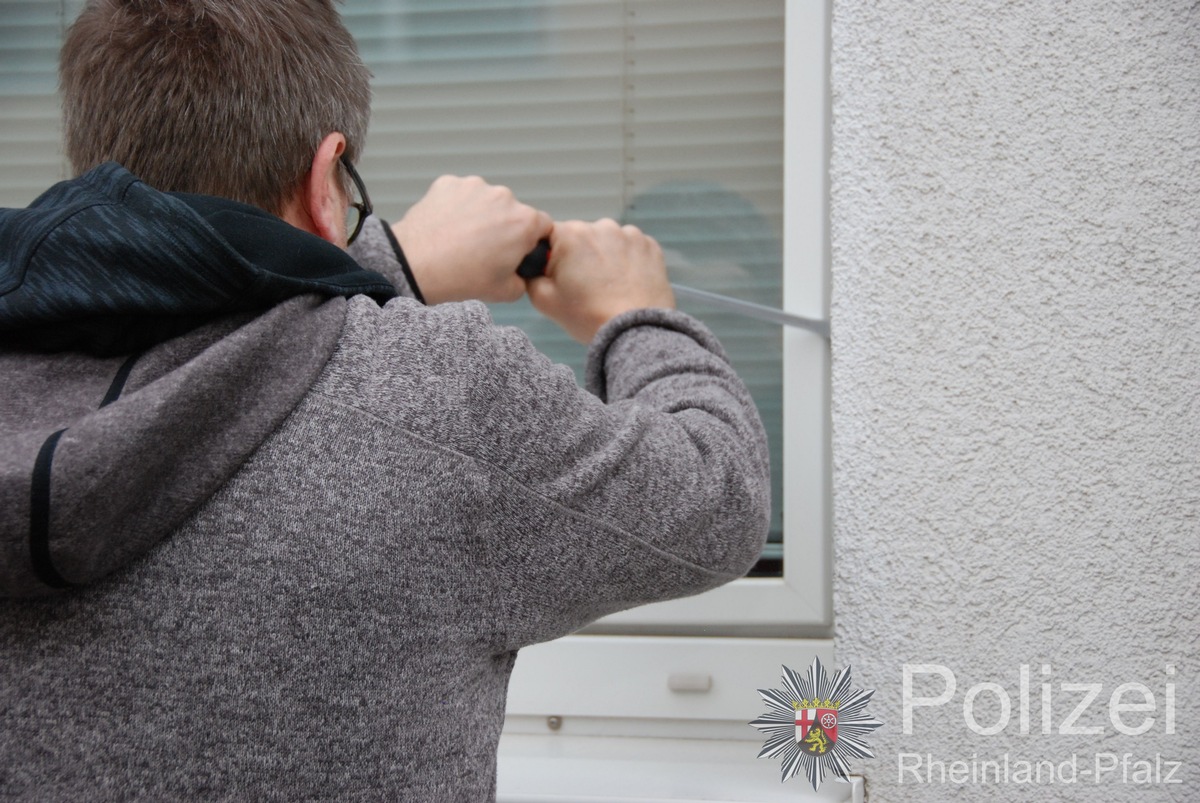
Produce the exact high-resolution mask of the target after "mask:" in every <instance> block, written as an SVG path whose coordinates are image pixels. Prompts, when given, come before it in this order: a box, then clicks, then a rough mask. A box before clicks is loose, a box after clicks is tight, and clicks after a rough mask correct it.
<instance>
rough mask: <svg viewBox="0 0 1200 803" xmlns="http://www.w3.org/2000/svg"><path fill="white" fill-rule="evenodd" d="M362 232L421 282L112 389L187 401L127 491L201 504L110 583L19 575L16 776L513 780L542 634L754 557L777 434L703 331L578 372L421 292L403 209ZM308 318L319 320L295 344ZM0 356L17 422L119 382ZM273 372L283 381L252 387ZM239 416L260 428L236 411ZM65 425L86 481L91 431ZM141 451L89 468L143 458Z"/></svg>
mask: <svg viewBox="0 0 1200 803" xmlns="http://www.w3.org/2000/svg"><path fill="white" fill-rule="evenodd" d="M355 255H356V257H357V258H358V259H359V261H360V262H361V263H362V264H364V265H366V266H367V267H372V268H375V269H377V270H381V271H382V272H383V273H384V274H385V275H387V276H388V278H389V279H391V280H393V281H394V282H395V283H396V285H397V286H398V287H399V288H400V290H401V292H402V297H399V298H396V299H394V300H392V301H390V302H388V303H387V304H386V305H384V306H379V305H378V304H377V303H375V302H373V301H371V300H369V299H368V298H366V297H364V296H354V297H352V298H350V299H349V300H347V299H344V298H333V299H326V300H320V299H318V298H316V297H314V296H311V295H300V296H297V297H295V298H293V299H292V300H290V301H286V302H284V303H282V304H280V305H278V306H276V307H275V308H273V309H272V310H271V311H270V312H267V313H265V314H259V315H240V316H239V315H235V316H229V317H226V318H223V319H221V320H219V321H216V322H213V323H210V324H208V325H206V326H203V327H201V328H200V329H197V330H195V331H194V332H192V333H190V334H187V335H184V336H182V337H180V338H175V339H172V340H170V341H168V342H166V343H164V344H162V345H160V346H158V347H156V348H155V349H152V350H151V351H150V352H148V353H147V355H146V356H145V357H144V358H142V360H140V361H139V362H138V363H136V364H135V365H134V366H133V369H132V372H131V374H130V376H129V378H128V381H127V384H126V386H125V389H124V391H123V393H122V396H121V401H120V402H118V403H117V404H115V405H113V408H114V409H115V408H116V407H120V406H121V405H126V406H127V407H130V409H133V408H134V407H135V406H136V405H137V404H138V403H139V400H141V403H142V404H143V406H144V407H146V409H148V410H151V413H145V414H152V413H153V410H156V409H158V408H161V407H164V406H170V405H176V406H177V407H178V409H179V410H180V411H182V417H179V416H176V417H175V418H173V419H172V421H173V422H174V423H172V425H171V426H170V427H159V428H157V429H154V428H152V429H151V431H149V432H148V433H143V434H144V436H145V437H146V438H148V439H150V440H149V441H148V443H150V442H154V441H155V439H157V441H156V442H157V443H158V447H157V448H158V451H159V452H161V451H163V446H164V444H165V446H166V447H167V451H168V452H169V453H170V454H171V455H174V458H173V460H166V461H164V460H163V459H161V458H160V463H159V464H156V465H159V468H156V469H155V470H154V471H153V472H151V474H153V475H154V476H153V477H151V478H150V479H147V480H145V481H144V482H145V483H151V484H144V485H141V486H138V485H137V483H135V482H134V481H133V480H130V481H129V482H130V483H133V486H134V487H132V488H131V489H126V490H125V491H123V492H122V493H128V494H130V495H131V496H130V499H132V500H135V501H136V503H134V502H130V503H128V504H127V503H124V502H123V503H121V506H120V509H122V510H129V511H131V512H130V513H129V514H128V515H129V516H130V517H131V518H130V519H129V520H130V521H133V520H139V521H140V519H137V517H138V516H142V517H143V518H145V519H146V520H147V521H150V522H153V521H154V520H155V518H154V517H155V516H156V515H160V514H158V513H155V511H156V510H160V508H161V509H166V510H168V511H169V510H172V509H175V508H172V506H171V504H170V503H169V502H170V500H171V499H172V498H173V494H174V495H179V496H183V497H191V498H192V502H189V503H188V504H183V503H180V505H176V508H178V509H180V510H184V511H185V515H184V516H183V519H182V523H180V524H178V525H177V526H176V525H171V526H170V528H169V531H168V532H166V533H162V534H160V536H159V537H158V538H159V539H160V540H156V541H155V542H154V543H153V544H152V545H150V546H149V547H147V548H146V549H145V550H144V552H142V553H141V554H139V555H136V556H134V557H132V558H130V559H129V560H128V561H127V562H125V563H123V565H120V566H118V567H116V568H115V569H113V570H112V571H111V572H110V573H108V574H106V575H105V576H104V577H103V578H102V579H100V580H98V581H97V582H94V583H91V584H89V585H86V586H84V587H81V588H75V589H72V590H69V591H66V592H65V593H61V594H59V595H57V596H54V597H52V598H49V599H36V600H27V599H24V600H0V799H3V800H29V801H35V800H36V801H46V800H124V799H148V800H301V799H304V800H310V799H311V800H412V801H464V800H489V799H491V798H493V797H494V794H495V756H496V745H497V740H498V738H499V735H500V729H501V726H502V724H503V719H504V703H505V691H506V686H507V683H508V678H509V674H510V672H511V671H512V668H513V665H514V662H515V661H516V659H517V655H518V653H517V651H518V650H519V649H520V648H521V647H523V646H526V645H529V644H533V643H536V642H540V641H545V640H548V639H553V638H556V637H558V636H561V635H564V634H567V633H570V632H572V631H573V630H576V629H577V628H579V627H581V626H582V625H584V624H586V623H588V622H590V621H593V620H594V619H596V618H597V617H600V616H603V615H605V614H608V613H610V612H613V611H617V610H620V609H624V608H629V607H631V606H635V605H640V604H643V603H647V602H651V601H655V600H662V599H666V598H670V597H678V596H683V595H688V594H694V593H698V592H700V591H704V590H706V589H709V588H712V587H714V586H717V585H719V584H721V583H724V582H727V581H729V580H731V579H733V578H735V577H738V576H740V575H741V574H742V573H743V572H744V571H745V570H746V569H747V568H748V566H749V565H750V564H751V563H752V562H753V561H754V559H755V557H756V556H757V553H758V551H759V549H760V547H761V543H762V538H763V536H764V534H765V531H766V527H767V516H768V512H767V511H768V506H769V505H768V499H767V494H768V490H767V489H768V477H767V473H768V468H767V465H766V457H765V455H766V449H765V443H764V435H763V431H762V428H761V425H760V423H759V420H758V416H757V414H756V412H755V409H754V406H753V404H752V402H751V400H750V397H749V395H748V394H747V392H746V389H745V387H744V386H743V384H742V383H741V381H740V380H739V379H738V378H737V376H736V375H735V373H734V372H733V370H732V369H731V368H730V366H729V364H728V362H727V360H726V358H725V356H724V354H723V352H722V350H721V347H720V346H719V344H718V343H717V342H716V341H715V339H714V338H713V337H712V335H711V334H710V333H709V332H708V331H707V330H706V329H705V328H704V327H703V326H702V325H701V324H699V323H698V322H696V321H695V320H694V319H692V318H690V317H688V316H686V315H683V314H681V313H678V312H672V311H664V310H643V311H639V312H633V313H627V314H625V315H623V316H621V317H619V318H618V319H616V320H613V321H612V322H610V323H609V324H608V325H607V326H606V327H605V328H604V329H603V330H602V331H601V332H600V333H599V334H598V335H597V337H596V339H595V341H594V342H593V343H592V344H591V347H590V351H589V355H588V367H587V376H588V389H587V390H583V389H580V388H579V387H578V386H577V385H576V383H575V381H574V377H573V375H572V373H571V372H570V371H569V370H568V369H566V368H564V367H562V366H556V365H554V364H552V363H551V362H550V361H549V360H547V359H546V358H545V357H544V356H543V355H541V354H540V353H539V352H537V351H536V350H535V349H534V348H533V347H532V346H531V345H530V343H529V341H528V340H527V339H526V338H525V336H524V335H523V334H522V333H521V332H520V331H518V330H515V329H510V328H500V327H496V326H494V325H493V324H492V323H491V321H490V320H489V317H488V313H487V310H486V308H485V307H483V306H482V305H480V304H476V303H467V304H446V305H440V306H436V307H426V306H424V305H423V304H421V303H420V302H418V301H417V300H415V299H413V298H411V297H405V296H411V295H412V294H411V291H410V290H409V289H408V287H407V284H406V282H405V280H404V277H403V275H402V274H401V272H400V270H399V266H398V263H397V262H396V259H395V256H394V254H393V253H392V251H391V248H390V246H389V245H388V243H387V240H386V239H385V237H384V236H383V233H382V226H381V224H379V223H378V222H377V221H372V222H371V227H370V228H369V230H368V234H367V236H366V242H365V243H364V244H363V245H362V246H359V247H358V250H357V251H356V254H355ZM299 338H304V341H305V342H310V341H311V342H312V343H314V344H315V345H312V346H311V348H306V349H300V351H302V352H303V354H302V356H300V357H295V356H289V357H288V358H287V359H284V358H283V356H281V355H285V354H286V355H293V354H294V351H295V349H296V345H297V341H298V339H299ZM322 344H326V345H322ZM222 350H224V351H222ZM3 357H4V359H3V360H0V371H2V372H3V374H0V376H3V377H6V379H5V381H6V383H9V384H8V391H7V392H9V393H10V394H11V395H10V396H9V397H8V398H9V400H10V401H9V403H6V407H5V412H6V413H7V414H8V418H9V420H8V421H6V422H5V426H6V427H7V428H8V430H9V431H10V432H11V431H15V430H14V427H15V428H16V429H19V426H16V425H14V424H13V421H12V419H13V418H14V417H16V418H19V417H20V416H21V415H24V416H26V417H27V418H30V419H32V418H36V415H35V413H34V412H33V411H35V410H36V409H37V405H38V401H37V400H38V398H42V397H44V396H45V395H46V394H50V395H54V394H55V393H68V395H69V392H77V394H83V391H81V390H78V388H82V387H85V386H87V387H92V385H89V384H88V383H87V382H83V383H82V384H78V387H76V385H72V384H71V383H72V381H73V380H72V377H77V376H83V375H85V374H88V372H89V371H92V370H93V368H94V365H95V361H91V362H89V361H87V360H84V358H82V357H76V356H70V357H61V356H59V357H55V358H53V359H51V358H45V357H41V356H38V355H32V354H26V353H12V352H9V353H5V354H4V355H3ZM47 359H50V362H49V363H47V362H46V360H47ZM206 360H207V362H206ZM288 360H290V362H288ZM101 362H103V361H101ZM119 362H120V360H115V361H114V360H109V361H108V362H104V363H103V365H102V368H103V370H100V371H99V374H100V375H103V376H109V375H110V374H111V370H112V369H113V368H114V367H115V366H116V365H118V364H119ZM281 363H282V367H278V366H280V364H281ZM47 365H51V366H52V368H53V370H48V369H46V366H47ZM38 366H41V368H40V369H39V368H38ZM89 366H90V367H89ZM256 366H257V368H256ZM272 366H276V367H272ZM39 370H40V371H41V373H39ZM188 372H192V373H191V374H189V373H188ZM197 372H199V375H200V376H201V377H202V381H199V382H198V381H197V380H196V376H195V375H197ZM48 374H55V375H60V379H58V380H56V379H55V378H54V376H48ZM277 374H279V375H282V376H283V377H285V378H282V379H281V378H280V376H276V375H277ZM263 375H270V376H269V377H268V378H265V379H264V378H262V376H263ZM33 376H36V377H40V378H37V379H31V378H30V377H33ZM287 376H291V377H293V379H294V381H292V382H291V384H290V385H289V383H288V381H287V380H286V377H287ZM239 377H240V379H239ZM223 381H224V382H228V383H230V384H229V385H227V386H221V384H220V383H221V382H223ZM80 382H82V380H80ZM255 382H257V383H258V385H256V387H258V390H257V391H256V393H257V394H259V395H261V396H264V397H270V398H275V401H273V402H271V403H268V404H265V406H264V405H263V404H258V406H256V404H257V403H256V402H254V401H253V399H249V398H248V397H246V396H245V394H244V391H243V390H241V389H240V388H241V387H242V385H244V384H246V383H249V384H251V385H254V384H255ZM297 382H298V383H299V384H300V386H301V392H299V393H296V392H295V389H294V388H295V385H296V383H297ZM56 383H57V384H56ZM172 383H174V384H172ZM281 385H283V386H288V387H291V388H292V390H291V391H288V392H282V391H280V390H279V387H280V386H281ZM72 387H75V388H76V391H71V388H72ZM197 387H200V388H207V390H202V391H198V392H197V394H196V395H195V397H194V399H195V400H194V401H189V400H188V399H189V398H191V397H189V396H188V392H187V390H186V389H187V388H197ZM214 387H215V388H216V390H215V391H214V390H213V388H214ZM180 388H183V389H184V390H180ZM89 393H91V394H92V395H91V396H89V399H90V401H88V404H92V405H93V406H94V401H95V399H94V398H93V396H94V395H95V394H94V392H92V391H89ZM39 394H42V396H39ZM272 394H274V396H272ZM289 394H290V395H289ZM85 395H86V394H85ZM81 398H82V396H81ZM280 399H282V401H280ZM105 409H108V408H105ZM239 410H246V411H247V412H246V415H245V417H246V418H247V419H256V417H257V418H261V421H250V423H238V424H237V425H236V426H235V425H232V424H226V423H222V422H227V421H232V420H238V421H239V422H240V421H241V418H242V416H241V415H240V414H239V413H238V411H239ZM262 410H265V411H266V412H261V411H262ZM213 411H217V412H215V413H214V412H213ZM256 411H260V412H261V414H260V412H256ZM115 414H116V413H114V415H115ZM206 416H207V417H208V418H213V419H219V420H215V421H207V419H206V421H199V419H204V418H205V417H206ZM197 422H198V423H197ZM83 426H84V424H83V423H79V424H76V425H75V429H69V430H68V435H69V434H70V433H72V432H74V431H76V429H79V428H80V427H83ZM193 428H194V429H195V433H198V435H197V437H199V439H200V440H202V441H204V442H203V443H201V444H199V445H197V444H196V443H195V442H194V441H193V440H192V436H193V434H195V433H192V432H191V430H192V429H193ZM247 431H248V432H251V435H246V434H245V432H247ZM259 431H261V434H258V435H255V434H253V433H254V432H259ZM213 433H216V434H215V435H214V434H213ZM246 438H249V439H250V441H251V442H252V443H253V448H250V449H249V451H248V453H247V454H244V455H242V452H245V451H246V447H244V446H238V445H237V443H236V442H237V441H239V439H242V440H245V439H246ZM260 438H261V442H259V439H260ZM6 442H7V441H6ZM13 443H16V444H18V446H19V447H20V448H18V447H16V446H14V447H13V448H12V449H11V450H10V455H17V454H18V453H19V454H20V455H21V459H22V460H25V459H26V457H25V456H24V455H25V452H24V451H22V450H26V447H25V446H22V445H21V444H23V443H24V441H22V440H20V438H18V439H17V440H16V441H13ZM31 443H32V441H31ZM63 444H64V445H61V446H60V449H61V450H62V457H61V459H62V462H63V465H62V471H63V472H64V475H65V474H67V473H70V472H71V471H73V469H72V466H73V465H74V463H72V460H73V459H74V460H78V461H82V460H83V458H82V457H75V458H73V457H72V456H73V455H75V454H79V455H82V454H84V453H85V452H86V451H87V447H86V446H85V445H83V444H82V442H80V443H78V444H76V445H74V446H72V445H71V442H68V440H67V436H64V441H63ZM131 448H133V452H131V454H134V455H135V456H136V455H139V454H141V452H139V451H138V449H142V448H143V447H136V448H134V447H131ZM145 448H146V449H149V448H150V447H145ZM72 449H74V450H75V451H72ZM231 455H232V457H231ZM5 459H8V456H6V457H5ZM13 459H14V460H15V459H16V458H15V457H14V458H13ZM57 459H58V458H56V460H57ZM139 459H140V458H139ZM114 460H115V462H112V463H111V464H107V465H106V464H105V460H104V459H100V460H99V462H95V461H93V463H92V464H91V465H92V469H91V474H88V472H86V471H83V470H80V471H79V472H77V473H80V474H81V475H87V476H92V475H95V476H96V477H99V479H96V480H95V481H96V482H103V481H104V477H106V476H107V477H118V478H121V477H124V476H126V473H127V466H128V465H129V464H130V463H131V460H124V459H122V460H116V459H115V458H114ZM176 464H187V465H192V466H198V467H199V468H197V469H196V470H195V471H193V472H192V474H189V473H187V472H186V471H183V470H182V469H180V470H179V471H178V472H177V471H176V469H175V468H174V466H175V465H176ZM210 465H212V466H221V465H229V466H232V468H230V469H229V470H217V469H213V471H215V472H216V474H214V476H216V475H217V474H220V475H221V476H219V477H218V480H217V481H214V480H213V479H212V477H209V476H206V472H208V473H212V471H209V470H208V468H207V467H208V466H210ZM55 471H56V472H57V471H59V466H58V464H57V462H56V464H55ZM173 472H174V473H179V476H180V479H178V483H179V485H178V488H180V489H182V490H176V489H175V488H174V487H173V486H172V484H171V483H172V482H176V480H170V481H167V482H166V483H165V484H164V483H163V482H162V481H161V477H162V476H163V475H164V474H171V475H172V476H174V473H173ZM222 472H223V473H222ZM224 474H227V475H228V476H224ZM197 477H199V479H197ZM54 479H55V482H56V483H57V482H58V476H57V474H56V475H55V477H54ZM152 480H153V482H152ZM63 482H66V480H65V479H64V480H63ZM80 482H81V483H84V484H86V482H88V480H87V479H86V478H85V479H83V480H80ZM137 482H143V481H142V480H138V481H137ZM154 483H157V484H154ZM206 483H207V485H206ZM118 484H120V483H118ZM214 485H215V487H216V490H215V492H209V491H206V490H204V489H205V488H208V487H210V486H214ZM54 487H55V488H56V489H57V488H59V487H61V486H58V485H56V486H54ZM80 487H82V486H80ZM146 488H152V490H150V491H146V490H145V489H146ZM196 488H201V490H200V491H197V490H195V489H196ZM197 495H198V497H199V498H196V497H197ZM151 498H152V499H153V500H155V501H154V502H153V503H150V502H149V501H147V500H150V499H151ZM159 500H166V501H161V503H160V501H159ZM6 504H7V503H6ZM13 504H18V505H19V504H24V503H21V502H20V500H17V501H14V502H13ZM64 504H65V502H64ZM156 505H157V507H156ZM135 508H136V510H135ZM66 509H67V510H70V508H69V507H67V508H66ZM147 509H148V510H149V511H150V512H149V513H147V512H146V510H147ZM113 515H114V516H116V520H119V521H120V520H124V519H122V518H121V515H123V514H113ZM161 515H162V516H165V517H166V518H162V520H163V521H167V520H169V516H166V514H161ZM56 516H58V518H57V519H56V520H55V521H53V522H52V524H54V526H55V527H58V526H60V525H61V527H62V528H63V529H64V532H66V530H68V529H69V527H70V523H69V522H68V521H67V520H66V519H67V518H68V515H67V514H65V513H64V514H56ZM87 526H88V522H87V521H85V522H83V524H82V525H80V529H81V531H86V529H87ZM139 526H140V525H139ZM146 527H147V528H150V527H151V525H150V524H147V525H146ZM65 537H66V536H65V535H64V538H65ZM152 540H153V539H152ZM60 568H62V569H63V574H65V575H68V577H69V576H70V575H69V572H70V571H71V567H70V566H66V567H60Z"/></svg>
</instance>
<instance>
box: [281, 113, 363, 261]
mask: <svg viewBox="0 0 1200 803" xmlns="http://www.w3.org/2000/svg"><path fill="white" fill-rule="evenodd" d="M345 151H346V137H345V136H344V135H343V134H341V133H340V132H337V131H335V132H333V133H332V134H329V135H327V136H326V137H325V138H324V139H323V140H321V144H320V145H319V146H317V152H316V153H315V154H313V160H312V167H311V168H310V169H309V171H308V175H306V176H305V177H304V178H303V179H302V180H301V182H300V186H299V187H298V188H297V190H296V194H295V196H293V197H292V199H291V201H290V202H289V203H287V204H286V206H285V207H284V210H283V214H282V215H281V217H283V219H284V220H286V221H287V222H288V223H291V224H292V225H293V226H296V227H297V228H301V229H304V230H305V231H307V232H309V233H310V234H315V235H317V236H318V237H320V238H321V239H322V240H327V241H329V242H331V243H333V244H334V245H336V246H338V247H339V248H345V247H346V204H347V199H346V190H345V184H344V183H343V182H342V172H341V171H342V168H341V158H342V154H343V153H345Z"/></svg>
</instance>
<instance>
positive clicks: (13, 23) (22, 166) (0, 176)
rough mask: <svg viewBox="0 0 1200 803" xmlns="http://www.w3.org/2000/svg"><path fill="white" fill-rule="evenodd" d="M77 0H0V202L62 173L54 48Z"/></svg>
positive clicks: (20, 201)
mask: <svg viewBox="0 0 1200 803" xmlns="http://www.w3.org/2000/svg"><path fill="white" fill-rule="evenodd" d="M81 7H82V0H27V1H26V2H14V0H0V206H8V207H13V206H26V205H27V204H28V203H29V202H30V201H32V200H33V199H34V198H36V197H37V196H38V195H40V194H41V193H42V192H43V191H45V190H46V188H47V187H49V186H50V185H51V184H53V183H54V182H56V181H59V180H61V179H63V178H65V177H66V164H65V162H64V160H63V156H62V145H61V143H60V139H61V134H60V131H61V122H60V116H61V111H60V107H59V102H58V96H57V88H58V48H59V45H60V44H61V42H62V34H63V31H64V29H65V26H66V25H67V24H69V22H70V20H72V19H74V18H75V15H76V14H78V13H79V9H80V8H81Z"/></svg>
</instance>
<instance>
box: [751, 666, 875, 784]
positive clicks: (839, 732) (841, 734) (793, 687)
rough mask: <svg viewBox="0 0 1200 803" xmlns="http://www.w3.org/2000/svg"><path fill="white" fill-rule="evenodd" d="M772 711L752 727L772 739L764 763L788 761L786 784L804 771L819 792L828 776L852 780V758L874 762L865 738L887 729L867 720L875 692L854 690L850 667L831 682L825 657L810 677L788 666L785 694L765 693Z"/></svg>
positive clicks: (762, 693) (810, 671)
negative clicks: (766, 759) (869, 759)
mask: <svg viewBox="0 0 1200 803" xmlns="http://www.w3.org/2000/svg"><path fill="white" fill-rule="evenodd" d="M758 693H759V695H760V696H761V697H762V700H763V702H764V703H766V704H767V706H768V707H769V708H770V710H769V711H767V712H766V713H765V714H763V715H762V716H761V717H759V718H758V719H756V720H754V721H753V722H751V723H750V724H751V725H753V726H754V727H756V728H758V729H759V730H760V731H762V732H763V733H765V734H766V735H767V743H766V744H765V745H763V749H762V752H760V753H759V754H758V757H759V758H773V757H775V756H779V757H781V758H782V759H783V767H782V774H783V780H785V781H786V780H787V779H788V778H791V777H793V776H794V775H798V774H799V773H800V772H803V773H804V775H805V777H806V778H808V782H809V783H810V784H812V788H813V790H814V791H815V790H817V789H819V788H820V786H821V781H822V780H824V778H825V772H826V771H829V772H832V773H833V775H834V777H835V778H836V779H837V780H839V781H847V782H848V781H849V780H850V764H849V761H848V760H849V759H852V758H864V757H865V758H874V754H873V753H872V752H871V748H870V745H868V744H867V743H866V742H865V741H863V737H864V736H866V734H868V733H870V732H871V731H873V730H875V729H876V728H879V727H881V726H882V725H883V723H882V722H880V721H879V720H877V719H873V718H871V717H869V716H867V715H866V707H867V703H869V702H870V701H871V697H872V696H873V695H874V694H875V690H874V689H854V688H851V686H850V667H846V668H845V669H842V670H840V671H838V672H836V673H834V675H833V677H832V678H830V677H829V676H828V675H827V674H826V673H825V668H824V667H823V666H821V660H820V659H819V658H816V659H813V662H812V666H810V667H809V668H808V672H807V673H806V675H801V674H800V673H799V672H794V671H792V670H791V669H788V668H787V667H786V666H785V667H783V688H782V689H759V690H758Z"/></svg>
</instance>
